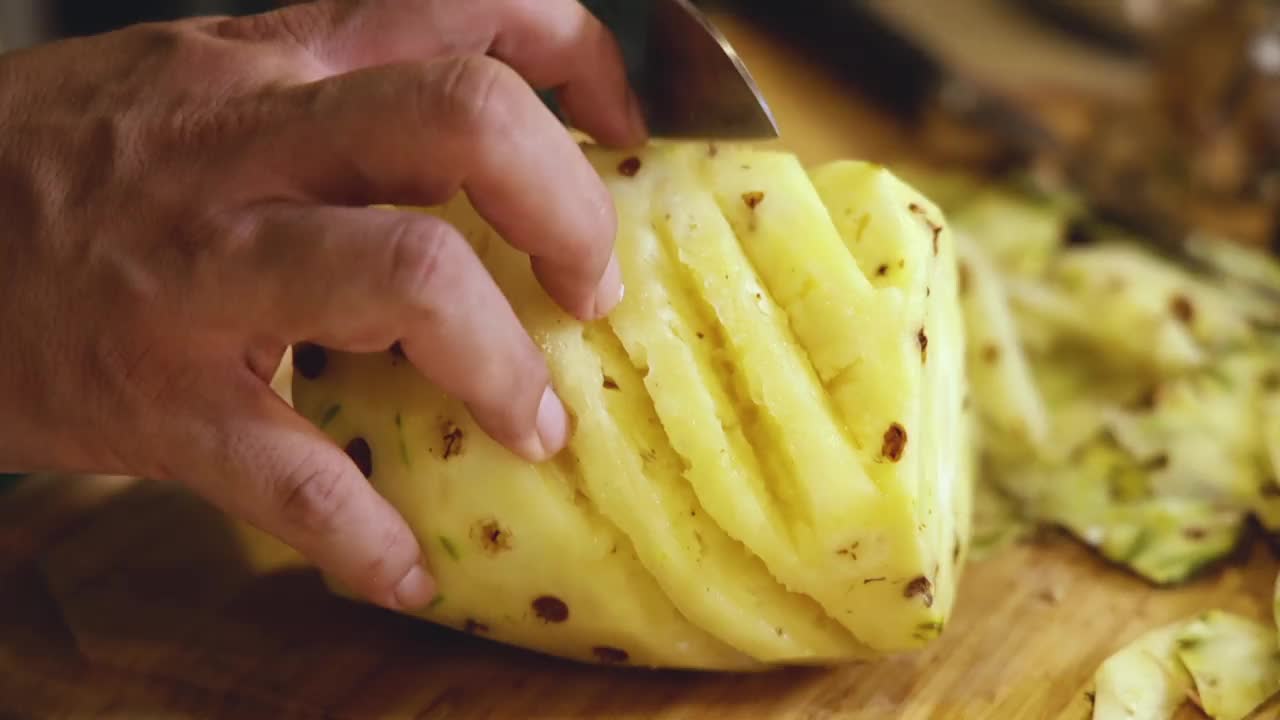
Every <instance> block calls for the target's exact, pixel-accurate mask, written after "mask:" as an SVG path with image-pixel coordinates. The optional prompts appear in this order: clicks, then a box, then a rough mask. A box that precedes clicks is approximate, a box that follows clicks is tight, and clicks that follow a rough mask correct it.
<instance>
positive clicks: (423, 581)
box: [395, 564, 436, 610]
mask: <svg viewBox="0 0 1280 720" xmlns="http://www.w3.org/2000/svg"><path fill="white" fill-rule="evenodd" d="M435 594H436V583H435V581H434V580H432V579H431V576H430V575H428V574H427V571H426V570H425V569H423V567H422V566H421V565H417V564H415V565H414V566H413V567H411V568H409V572H407V573H405V576H404V577H402V578H400V582H399V583H397V584H396V590H395V596H396V604H398V605H399V606H400V607H401V608H403V609H405V610H418V609H421V608H423V607H426V605H427V603H429V602H431V598H432V597H434V596H435Z"/></svg>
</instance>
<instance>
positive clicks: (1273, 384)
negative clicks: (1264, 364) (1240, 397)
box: [1260, 370, 1280, 392]
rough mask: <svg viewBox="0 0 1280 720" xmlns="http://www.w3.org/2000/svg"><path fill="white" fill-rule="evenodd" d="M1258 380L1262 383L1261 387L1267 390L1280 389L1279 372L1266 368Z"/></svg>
mask: <svg viewBox="0 0 1280 720" xmlns="http://www.w3.org/2000/svg"><path fill="white" fill-rule="evenodd" d="M1260 381H1261V383H1262V389H1263V390H1265V391H1267V392H1275V391H1276V390H1280V372H1276V371H1275V370H1268V371H1266V372H1264V373H1263V374H1262V377H1261V378H1260Z"/></svg>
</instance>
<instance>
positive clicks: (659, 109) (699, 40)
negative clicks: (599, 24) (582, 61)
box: [636, 0, 778, 140]
mask: <svg viewBox="0 0 1280 720" xmlns="http://www.w3.org/2000/svg"><path fill="white" fill-rule="evenodd" d="M637 74H638V78H637V88H636V92H637V93H638V94H639V95H640V104H641V106H642V108H643V109H644V113H645V117H646V119H647V121H648V123H649V130H650V132H651V133H652V134H653V136H655V137H659V138H671V139H724V140H766V139H773V138H776V137H778V125H777V123H776V122H775V121H774V118H773V113H772V112H771V111H770V110H769V105H768V103H767V102H766V101H765V99H764V97H763V96H762V95H761V93H760V89H759V88H758V87H757V86H756V83H755V81H754V80H753V79H752V77H751V73H750V72H749V71H748V70H747V68H746V65H744V64H743V62H742V59H741V58H740V57H738V53H737V52H736V51H735V50H734V49H733V46H732V45H731V44H730V43H729V41H728V40H727V39H726V38H725V37H724V35H723V34H721V33H720V31H719V30H717V29H716V28H715V26H714V25H712V24H711V21H710V20H708V19H707V17H706V16H705V15H703V14H702V13H701V12H700V11H699V10H698V9H697V8H695V7H694V6H693V5H692V4H691V3H690V2H688V0H654V1H653V5H652V7H651V9H650V13H649V22H648V27H647V32H646V43H645V52H644V61H643V63H642V64H641V66H640V67H639V68H638V73H637Z"/></svg>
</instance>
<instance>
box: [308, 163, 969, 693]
mask: <svg viewBox="0 0 1280 720" xmlns="http://www.w3.org/2000/svg"><path fill="white" fill-rule="evenodd" d="M586 152H587V155H588V157H589V158H590V159H591V161H592V162H593V163H594V164H595V166H596V168H597V170H598V171H599V172H600V174H601V176H602V177H603V178H604V179H605V182H606V184H607V185H608V187H609V190H610V192H611V194H612V196H613V199H614V202H615V206H616V208H617V212H618V221H619V222H618V225H619V231H618V237H617V243H616V247H617V252H618V256H619V260H620V264H621V267H622V270H623V280H624V283H625V286H626V296H625V298H624V300H623V302H622V303H621V305H619V307H618V308H617V309H616V310H615V311H614V312H613V313H612V315H611V316H610V317H609V318H607V319H606V320H603V321H599V322H595V323H590V324H583V323H580V322H578V321H575V320H573V319H571V318H570V317H568V316H567V315H566V314H564V313H563V312H562V311H560V310H559V309H558V308H557V307H556V306H555V305H554V304H553V303H552V302H551V301H550V300H549V299H548V298H547V296H546V295H545V293H544V292H543V291H542V289H541V288H540V286H539V285H538V284H537V282H536V280H535V279H534V276H533V274H532V272H531V271H530V268H529V263H528V259H527V258H526V257H524V256H522V255H521V254H519V253H518V252H516V251H515V250H513V249H511V248H510V247H508V246H507V245H505V244H504V243H503V242H502V241H501V239H500V238H498V237H497V236H496V234H494V233H493V231H492V230H491V229H490V228H489V227H488V226H487V225H486V224H485V223H484V222H483V221H482V220H480V218H479V217H478V216H477V215H476V213H475V212H474V210H473V209H472V208H471V207H470V206H469V205H468V203H467V202H466V201H465V200H463V199H459V200H456V201H454V202H451V203H449V204H448V205H446V206H444V207H442V208H433V209H430V210H428V211H429V212H433V213H437V214H440V215H441V216H443V217H445V218H446V219H448V220H450V221H451V222H452V223H453V224H454V225H455V226H457V227H458V228H459V229H460V230H462V231H463V232H464V233H465V234H466V235H467V236H468V238H469V240H470V241H471V242H472V244H473V246H474V247H475V248H476V250H477V254H479V255H480V257H481V258H482V260H483V261H484V262H485V265H486V267H488V268H489V270H490V272H491V273H492V274H493V276H494V278H495V279H496V280H497V282H498V284H499V285H500V286H501V287H502V289H503V291H504V292H505V293H506V294H507V296H508V298H510V299H511V301H512V305H513V306H514V307H515V309H516V311H517V314H518V315H519V317H520V319H521V321H522V323H523V324H524V326H525V327H526V328H527V329H528V330H529V331H530V334H531V336H532V337H533V338H534V340H535V341H536V342H537V343H538V344H539V346H540V347H541V348H542V349H543V350H544V352H545V354H546V357H547V359H548V363H549V366H550V369H551V373H552V377H553V381H554V384H555V386H556V388H557V390H558V392H559V393H560V395H561V396H562V398H563V399H564V400H565V403H566V405H567V407H568V408H569V410H570V412H571V414H572V415H573V418H574V433H573V438H572V440H571V443H570V446H569V447H568V448H567V449H566V451H565V452H563V453H562V454H561V456H560V457H558V458H557V459H555V460H554V461H552V462H549V463H546V464H543V465H532V464H529V463H525V462H523V461H521V460H518V459H517V458H515V456H514V455H512V454H510V453H508V452H507V451H505V450H503V449H501V448H500V447H498V446H497V445H496V444H495V443H493V442H492V441H491V440H489V439H488V438H487V437H484V436H483V434H482V433H481V432H480V430H479V429H478V428H477V427H476V426H475V424H474V423H473V422H472V421H471V419H470V418H469V416H467V414H466V411H465V409H464V408H463V407H462V406H461V405H460V404H458V403H456V402H454V401H453V400H452V399H451V398H448V397H446V396H445V395H444V394H443V393H441V392H439V391H438V390H436V389H435V388H434V386H432V385H431V383H429V382H428V381H426V380H425V379H422V378H421V377H419V376H417V375H416V374H415V371H414V370H413V369H412V368H411V367H409V366H408V364H407V363H406V362H405V361H404V360H403V359H402V358H398V357H396V356H395V355H394V354H391V353H382V354H374V355H370V356H350V355H345V354H339V353H328V356H329V358H330V361H329V363H328V365H327V368H326V370H325V372H324V373H323V374H321V375H320V376H318V377H314V378H296V379H295V388H294V397H295V401H296V402H297V406H298V408H299V409H300V410H301V411H302V412H303V413H304V414H305V415H306V416H307V417H309V418H311V419H312V420H313V421H315V422H317V424H319V425H322V426H323V427H324V429H325V431H326V432H328V433H329V434H330V435H331V436H332V437H333V438H334V439H335V440H336V441H337V442H338V443H340V444H342V445H343V446H347V445H348V444H350V443H351V442H353V441H354V440H355V439H356V438H359V439H360V440H361V441H362V442H364V443H366V444H367V445H368V447H369V448H371V451H370V452H371V454H372V459H373V461H372V463H371V464H372V472H371V473H370V480H371V482H372V483H373V484H374V486H375V487H376V488H377V489H378V490H379V492H381V493H382V494H384V495H385V496H386V497H387V498H388V499H389V500H390V501H391V502H392V503H393V505H395V506H396V507H397V508H398V509H399V510H400V511H401V512H402V513H403V514H404V515H405V517H406V519H407V520H408V521H409V523H410V525H411V526H412V527H413V528H414V530H415V532H416V533H417V534H418V535H419V538H420V540H421V542H422V543H423V546H424V548H425V549H426V552H427V555H428V559H429V562H430V565H431V567H432V570H433V571H434V572H435V573H436V574H437V575H438V576H439V581H440V583H439V586H440V588H441V594H442V597H443V599H442V600H440V601H439V602H438V603H437V604H436V605H435V606H434V607H432V608H430V609H428V610H425V611H423V612H422V613H421V615H422V617H425V618H427V619H430V620H433V621H436V622H441V623H443V624H447V625H451V626H453V627H457V628H460V629H463V630H468V631H471V632H478V633H482V634H485V635H487V636H490V637H492V638H494V639H497V640H500V641H503V642H509V643H512V644H516V645H520V646H524V647H529V648H533V649H536V650H540V651H543V652H548V653H552V654H557V655H561V656H564V657H570V658H574V659H579V660H586V661H593V662H628V663H633V664H642V665H667V666H683V667H718V668H747V667H751V666H752V663H753V661H759V662H764V663H826V662H835V661H840V660H847V659H855V658H864V657H868V656H871V655H874V654H876V653H877V652H887V651H895V650H903V649H910V648H914V647H919V646H920V645H923V644H924V643H926V642H928V641H930V640H932V639H933V638H934V637H936V636H937V634H938V633H939V632H941V630H942V628H943V625H944V623H945V621H946V619H947V617H948V615H949V613H950V608H951V605H952V603H953V600H954V593H955V585H956V583H957V571H958V566H959V564H960V562H961V561H962V559H963V555H964V552H965V545H966V544H967V539H968V529H969V518H968V513H969V506H970V498H969V493H970V483H971V473H972V458H971V455H970V451H969V440H968V438H969V432H970V429H969V419H968V416H967V414H966V413H965V412H964V411H963V410H962V402H963V396H964V393H965V379H964V354H965V347H964V334H963V327H962V324H961V317H960V311H959V309H958V305H957V302H956V272H955V257H956V256H955V252H956V251H955V248H954V247H953V243H952V237H951V235H950V233H949V231H948V230H947V229H946V227H945V223H944V222H943V218H942V214H941V212H940V211H939V210H938V209H937V208H936V207H935V206H934V205H932V204H931V203H929V202H928V201H927V200H926V199H925V198H924V197H923V196H921V195H920V194H919V193H916V192H915V191H914V190H912V189H911V188H910V187H908V186H907V185H905V184H903V183H902V182H900V181H898V180H897V179H896V178H895V177H894V176H893V175H892V174H890V173H889V172H888V171H887V170H885V169H883V168H880V167H878V166H875V165H871V164H866V163H853V162H848V163H836V164H832V165H828V166H825V167H822V168H818V169H816V170H814V171H813V172H812V174H810V173H808V172H806V171H805V169H804V168H803V167H802V166H801V165H800V164H799V162H798V161H797V160H796V159H795V158H794V157H793V156H790V155H787V154H784V153H774V152H764V151H758V150H748V149H741V148H732V147H715V146H707V145H692V144H681V145H670V146H653V147H650V148H647V149H645V150H644V151H642V152H638V153H620V152H610V151H605V150H601V149H597V148H587V149H586ZM333 408H339V410H336V411H335V410H334V409H333Z"/></svg>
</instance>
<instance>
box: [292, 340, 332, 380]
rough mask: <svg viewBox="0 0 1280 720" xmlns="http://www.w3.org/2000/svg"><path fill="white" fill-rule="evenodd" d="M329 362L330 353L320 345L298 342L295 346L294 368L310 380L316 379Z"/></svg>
mask: <svg viewBox="0 0 1280 720" xmlns="http://www.w3.org/2000/svg"><path fill="white" fill-rule="evenodd" d="M328 364H329V353H328V352H327V351H325V349H324V348H322V347H320V346H319V345H315V344H312V343H298V344H297V345H295V346H294V347H293V369H294V372H296V373H298V374H299V375H301V376H302V377H304V378H306V379H308V380H315V379H316V378H318V377H320V376H321V375H322V374H323V373H324V369H325V367H326V366H328Z"/></svg>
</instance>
